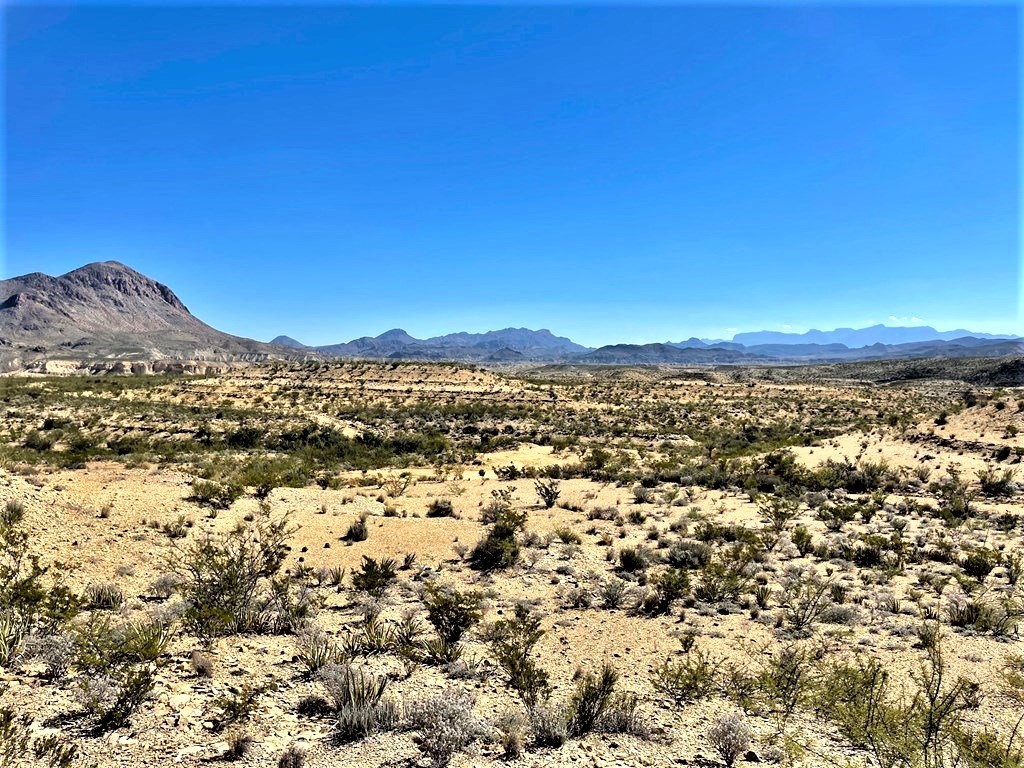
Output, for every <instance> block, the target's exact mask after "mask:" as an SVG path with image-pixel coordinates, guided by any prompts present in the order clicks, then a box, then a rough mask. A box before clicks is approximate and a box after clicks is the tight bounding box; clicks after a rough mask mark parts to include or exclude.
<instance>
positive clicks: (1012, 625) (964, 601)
mask: <svg viewBox="0 0 1024 768" xmlns="http://www.w3.org/2000/svg"><path fill="white" fill-rule="evenodd" d="M946 616H947V619H948V621H949V623H950V625H952V626H954V627H969V628H971V629H973V630H975V631H976V632H983V633H988V634H991V635H993V636H995V637H1008V636H1010V635H1013V634H1014V633H1015V632H1016V631H1017V626H1018V625H1019V623H1020V621H1021V619H1024V604H1022V603H1021V601H1020V600H1019V599H1015V598H1014V597H1013V596H1008V595H1004V596H1001V597H1000V596H991V595H987V594H983V595H980V596H978V597H977V598H969V597H966V596H957V597H953V598H951V599H950V600H949V602H948V603H947V605H946Z"/></svg>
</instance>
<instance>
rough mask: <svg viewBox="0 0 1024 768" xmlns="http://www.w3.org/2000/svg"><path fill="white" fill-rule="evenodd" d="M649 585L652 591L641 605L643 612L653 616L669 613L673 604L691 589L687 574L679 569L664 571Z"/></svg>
mask: <svg viewBox="0 0 1024 768" xmlns="http://www.w3.org/2000/svg"><path fill="white" fill-rule="evenodd" d="M648 583H649V585H650V587H651V589H650V591H649V592H648V594H647V596H646V597H645V598H644V600H643V603H642V604H641V610H642V611H643V612H644V613H646V614H649V615H652V616H660V615H662V614H665V613H668V612H669V611H670V610H671V609H672V604H673V603H674V602H675V601H676V600H678V599H680V598H681V597H683V596H684V595H686V593H687V591H688V590H689V589H690V581H689V579H688V578H687V577H686V573H685V572H684V571H681V570H679V569H678V568H669V569H667V570H665V571H662V572H661V573H659V574H658V575H657V576H655V577H654V578H653V579H651V580H650V581H649V582H648Z"/></svg>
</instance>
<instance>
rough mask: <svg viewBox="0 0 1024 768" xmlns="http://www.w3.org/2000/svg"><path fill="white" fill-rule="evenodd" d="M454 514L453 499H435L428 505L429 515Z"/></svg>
mask: <svg viewBox="0 0 1024 768" xmlns="http://www.w3.org/2000/svg"><path fill="white" fill-rule="evenodd" d="M454 514H455V507H454V506H453V505H452V502H451V499H434V500H433V501H431V502H430V504H428V505H427V517H452V516H453V515H454Z"/></svg>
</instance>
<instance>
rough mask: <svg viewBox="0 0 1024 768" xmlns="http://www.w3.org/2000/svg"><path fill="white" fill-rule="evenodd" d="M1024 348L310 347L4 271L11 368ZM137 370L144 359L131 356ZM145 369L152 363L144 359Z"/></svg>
mask: <svg viewBox="0 0 1024 768" xmlns="http://www.w3.org/2000/svg"><path fill="white" fill-rule="evenodd" d="M1022 354H1024V343H1022V340H1021V339H1019V338H1013V337H1008V336H994V335H991V334H984V333H972V332H970V331H966V330H956V331H937V330H935V329H934V328H930V327H927V326H921V327H911V328H900V327H897V328H892V327H888V326H884V325H875V326H871V327H870V328H860V329H856V328H839V329H836V330H834V331H817V330H814V331H808V332H807V333H802V334H794V333H776V332H773V331H760V332H757V333H738V334H736V335H735V336H734V337H733V339H732V340H731V341H716V340H708V339H696V338H691V339H688V340H686V341H680V342H666V343H653V344H610V345H607V346H603V347H600V348H598V349H593V348H590V347H585V346H583V345H581V344H577V343H576V342H574V341H572V340H570V339H567V338H565V337H563V336H555V335H554V334H553V333H551V331H549V330H546V329H541V330H536V331H534V330H530V329H529V328H505V329H502V330H498V331H488V332H486V333H466V332H459V333H450V334H446V335H444V336H434V337H431V338H428V339H417V338H414V337H413V336H411V335H410V334H408V333H406V332H405V331H403V330H401V329H397V328H396V329H393V330H390V331H387V332H385V333H382V334H380V335H379V336H362V337H360V338H358V339H353V340H352V341H348V342H344V343H339V344H328V345H324V346H317V347H311V346H306V345H304V344H302V343H301V342H299V341H297V340H295V339H294V338H291V337H290V336H278V337H277V338H275V339H274V340H273V341H271V342H269V343H263V342H259V341H254V340H252V339H245V338H241V337H238V336H232V335H230V334H227V333H223V332H221V331H218V330H217V329H215V328H212V327H210V326H209V325H206V324H205V323H203V322H202V321H201V320H199V319H198V318H196V317H195V316H194V315H193V314H192V313H191V312H189V310H188V308H187V307H186V306H185V305H184V304H183V303H182V302H181V301H180V300H179V299H178V297H177V296H176V295H175V294H174V292H173V291H171V289H170V288H168V287H167V286H165V285H162V284H161V283H158V282H156V281H154V280H151V279H150V278H148V277H146V276H145V275H142V274H140V273H138V272H136V271H135V270H133V269H131V268H129V267H126V266H124V265H123V264H119V263H117V262H114V261H107V262H102V263H95V264H88V265H86V266H84V267H81V268H80V269H76V270H74V271H72V272H68V273H67V274H65V275H61V276H59V277H50V276H49V275H44V274H42V273H38V272H35V273H32V274H28V275H23V276H21V277H15V278H11V279H9V280H2V281H0V370H9V371H10V370H18V369H23V368H38V367H39V366H40V364H41V363H42V362H45V361H72V362H74V361H77V363H79V364H81V363H83V362H84V361H93V369H96V366H97V365H100V364H102V363H103V361H107V362H111V361H118V362H119V363H121V367H120V368H112V369H115V370H126V369H125V368H124V364H125V363H126V362H132V363H133V366H134V361H168V360H170V361H214V362H233V361H248V362H258V361H261V360H267V359H284V360H301V359H310V358H312V359H322V358H327V357H353V358H370V359H385V360H452V361H472V362H480V363H519V362H522V363H533V362H567V363H575V364H583V365H586V364H592V365H611V364H617V365H661V364H668V365H729V364H773V363H775V364H783V363H807V362H852V361H858V360H887V359H894V358H924V357H981V356H1005V355H1022ZM127 370H136V368H135V367H130V368H128V369H127ZM143 370H144V369H143Z"/></svg>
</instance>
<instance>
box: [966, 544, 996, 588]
mask: <svg viewBox="0 0 1024 768" xmlns="http://www.w3.org/2000/svg"><path fill="white" fill-rule="evenodd" d="M999 560H1000V556H999V553H998V552H996V551H995V550H992V549H987V548H985V547H978V548H977V549H972V550H971V551H970V552H968V553H967V556H966V557H964V559H963V560H961V561H960V567H961V568H962V569H963V572H964V573H966V574H967V575H968V576H970V577H971V578H972V579H977V580H978V581H984V580H985V577H987V576H988V575H989V574H990V573H991V572H992V569H993V568H995V567H996V565H998V564H999Z"/></svg>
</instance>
